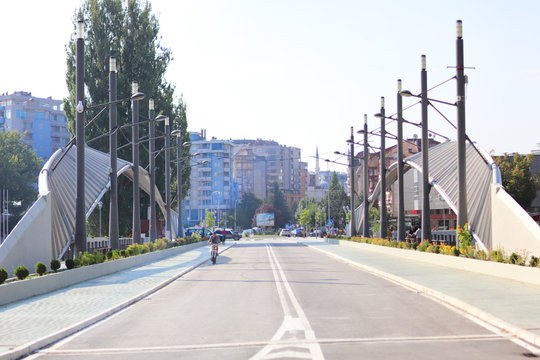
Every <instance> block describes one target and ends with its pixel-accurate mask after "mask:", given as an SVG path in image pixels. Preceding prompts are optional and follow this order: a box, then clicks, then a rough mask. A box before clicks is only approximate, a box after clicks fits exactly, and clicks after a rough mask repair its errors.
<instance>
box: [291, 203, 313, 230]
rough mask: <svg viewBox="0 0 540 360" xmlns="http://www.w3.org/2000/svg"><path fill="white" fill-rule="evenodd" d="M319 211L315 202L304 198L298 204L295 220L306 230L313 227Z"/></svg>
mask: <svg viewBox="0 0 540 360" xmlns="http://www.w3.org/2000/svg"><path fill="white" fill-rule="evenodd" d="M318 210H319V204H318V203H317V200H315V198H312V197H305V198H303V199H301V200H300V202H298V206H297V208H296V213H295V218H296V219H297V220H298V223H300V224H302V225H303V226H304V227H305V228H306V230H307V228H308V227H314V226H315V220H316V214H317V211H318Z"/></svg>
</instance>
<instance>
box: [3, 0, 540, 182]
mask: <svg viewBox="0 0 540 360" xmlns="http://www.w3.org/2000/svg"><path fill="white" fill-rule="evenodd" d="M151 3H152V6H153V11H154V13H155V14H156V15H157V16H158V17H159V19H160V24H161V35H162V37H163V38H162V43H163V45H164V46H166V47H168V48H170V49H172V51H173V56H174V60H173V61H172V62H171V63H170V65H169V70H168V73H167V80H168V81H171V82H173V83H174V84H176V86H177V95H180V94H183V96H184V98H185V100H186V102H187V106H188V127H189V130H190V131H199V130H200V129H202V128H204V129H206V130H207V135H208V136H209V137H211V136H216V137H217V138H223V139H229V138H233V139H242V138H263V139H272V140H276V141H278V142H279V143H281V144H284V145H288V146H296V147H300V148H301V149H302V156H303V157H305V158H304V160H305V161H308V163H309V168H310V170H313V169H314V160H313V158H311V157H310V156H313V155H315V147H316V146H318V147H319V154H320V156H321V158H330V159H338V160H339V161H342V162H344V159H339V157H338V156H336V155H333V152H334V151H336V150H339V151H341V152H345V151H346V149H347V148H346V143H345V140H346V139H348V138H349V136H350V127H351V126H354V128H355V131H356V130H358V129H359V128H360V127H361V126H363V114H364V113H367V114H368V115H369V120H368V124H369V128H370V130H371V129H375V128H378V127H379V126H380V121H379V120H378V119H376V118H374V117H373V114H374V113H376V112H379V107H380V97H381V96H385V97H386V113H387V115H390V114H394V113H395V111H396V100H395V98H396V80H397V79H398V78H401V79H402V80H403V88H404V89H408V90H411V91H412V92H413V93H419V92H420V55H422V54H425V55H426V56H427V69H428V87H430V88H431V87H433V86H434V85H436V84H439V83H441V82H443V81H445V80H447V79H449V78H451V77H452V76H454V75H455V70H454V69H449V68H447V66H454V65H455V57H456V55H455V39H456V32H455V23H456V20H458V19H460V20H463V34H464V36H463V37H464V42H465V65H466V66H471V67H475V69H474V70H473V69H469V70H467V71H466V74H467V75H468V76H469V85H468V86H467V96H468V97H467V104H466V111H467V133H468V135H469V136H470V138H472V139H473V140H474V141H477V142H478V144H479V145H480V146H481V147H483V148H484V149H486V150H487V151H488V152H489V151H492V150H493V152H494V153H495V154H500V153H504V152H516V151H517V152H521V153H529V152H530V151H531V150H533V149H537V148H538V146H537V144H538V143H540V119H539V117H540V115H539V112H538V111H537V110H536V106H535V104H536V103H537V101H539V100H538V99H539V95H538V88H539V85H540V36H539V35H540V21H539V20H538V19H539V18H538V16H539V15H538V14H540V1H536V0H528V1H527V0H514V1H506V0H501V1H499V0H491V1H481V0H454V1H435V0H426V1H419V0H412V1H361V0H349V1H348V0H175V1H171V0H153V1H151ZM79 4H80V1H78V0H55V1H43V0H26V1H7V0H2V1H1V2H0V11H1V13H2V22H1V23H0V28H1V32H2V35H3V36H2V45H3V49H4V50H3V52H2V57H1V58H0V93H4V92H9V93H11V92H13V91H18V90H23V91H31V92H32V94H33V95H35V96H38V97H47V96H52V97H53V98H56V99H61V98H63V97H65V96H66V95H67V89H66V85H65V71H66V61H65V59H66V55H65V45H66V44H67V42H68V40H69V38H70V35H71V32H72V30H73V25H72V18H73V14H74V12H75V9H76V8H77V7H78V6H79ZM142 90H144V89H142ZM455 92H456V87H455V82H454V81H451V82H448V83H447V84H445V85H443V86H441V87H439V88H437V89H436V90H433V91H432V92H430V93H429V96H430V97H432V98H435V99H439V100H445V101H449V102H454V100H455ZM414 102H415V101H414V100H413V99H404V106H407V105H411V104H413V103H414ZM438 108H439V109H440V110H441V111H442V112H443V113H444V114H445V116H446V117H448V118H449V119H450V120H451V121H452V122H453V123H455V119H456V112H455V109H454V108H453V107H446V106H445V105H441V106H439V107H438ZM419 111H420V109H419V106H415V107H414V108H412V109H411V110H408V111H406V112H405V114H404V117H405V118H406V119H408V120H410V121H414V122H420V119H419V117H420V114H419ZM429 127H430V129H432V130H434V131H436V132H439V133H442V134H444V135H446V136H448V137H450V138H452V139H455V137H456V135H455V130H453V128H451V127H450V125H448V124H447V123H446V121H445V120H444V119H443V118H442V117H441V116H440V115H438V114H437V113H436V112H435V111H433V110H430V113H429ZM387 130H388V131H390V132H392V133H395V132H396V131H395V125H394V124H391V125H388V126H387ZM404 132H405V135H406V136H411V137H412V136H413V134H415V133H416V134H420V129H417V128H414V127H412V126H410V125H408V126H405V129H404ZM357 139H358V140H359V137H358V135H357ZM370 142H371V143H372V144H373V145H376V144H377V143H378V142H379V140H378V139H377V138H375V137H373V138H371V139H370ZM387 144H392V142H391V141H387ZM357 150H358V148H357ZM331 168H332V169H336V170H341V171H344V170H345V168H343V167H341V166H335V165H334V166H332V167H331ZM321 169H322V170H325V169H326V165H325V164H324V161H323V162H322V163H321Z"/></svg>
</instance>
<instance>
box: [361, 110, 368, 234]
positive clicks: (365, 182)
mask: <svg viewBox="0 0 540 360" xmlns="http://www.w3.org/2000/svg"><path fill="white" fill-rule="evenodd" d="M367 130H368V127H367V114H364V233H363V234H362V235H363V236H364V237H369V199H368V198H369V176H368V168H369V164H368V163H369V149H368V132H367Z"/></svg>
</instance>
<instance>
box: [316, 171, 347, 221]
mask: <svg viewBox="0 0 540 360" xmlns="http://www.w3.org/2000/svg"><path fill="white" fill-rule="evenodd" d="M328 191H329V193H327V196H325V197H324V198H322V199H321V206H322V208H323V209H325V210H326V211H327V212H328V210H327V209H328V198H330V219H332V220H333V221H334V226H340V227H343V226H345V222H346V214H345V210H344V208H345V207H346V206H347V205H349V197H348V196H347V193H346V192H345V189H343V186H341V184H340V183H339V179H338V177H337V174H336V173H335V172H334V173H333V174H332V179H331V180H330V185H329V187H328Z"/></svg>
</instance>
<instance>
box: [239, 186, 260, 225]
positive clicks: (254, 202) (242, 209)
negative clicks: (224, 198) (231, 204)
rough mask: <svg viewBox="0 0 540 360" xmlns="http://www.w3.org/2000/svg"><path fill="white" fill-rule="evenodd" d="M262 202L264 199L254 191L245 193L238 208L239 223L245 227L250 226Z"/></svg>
mask: <svg viewBox="0 0 540 360" xmlns="http://www.w3.org/2000/svg"><path fill="white" fill-rule="evenodd" d="M262 203H263V201H262V200H261V199H259V198H257V197H256V196H255V194H254V193H252V192H249V193H244V194H243V195H242V200H240V204H239V205H238V208H237V214H236V222H237V223H238V225H239V226H240V227H242V228H244V229H248V228H250V227H251V226H252V225H251V224H252V222H253V215H254V214H255V211H256V210H257V208H258V207H259V206H261V204H262Z"/></svg>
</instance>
